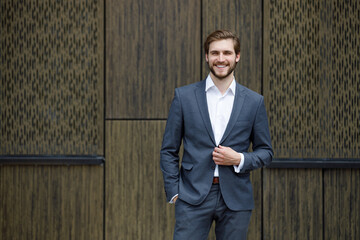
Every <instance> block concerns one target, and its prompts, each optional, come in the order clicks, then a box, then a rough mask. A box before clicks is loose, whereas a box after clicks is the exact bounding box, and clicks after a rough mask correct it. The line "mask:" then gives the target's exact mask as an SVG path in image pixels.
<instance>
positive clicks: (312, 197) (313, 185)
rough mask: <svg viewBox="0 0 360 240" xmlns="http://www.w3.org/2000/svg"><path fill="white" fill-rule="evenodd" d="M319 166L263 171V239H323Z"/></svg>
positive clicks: (321, 190)
mask: <svg viewBox="0 0 360 240" xmlns="http://www.w3.org/2000/svg"><path fill="white" fill-rule="evenodd" d="M322 192H323V187H322V170H321V169H265V170H264V192H263V194H264V205H263V206H264V210H263V211H264V219H263V224H264V230H263V239H274V240H280V239H284V240H288V239H323V231H322V229H323V224H324V223H323V196H322Z"/></svg>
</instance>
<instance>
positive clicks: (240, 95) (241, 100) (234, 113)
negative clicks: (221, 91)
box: [220, 83, 246, 145]
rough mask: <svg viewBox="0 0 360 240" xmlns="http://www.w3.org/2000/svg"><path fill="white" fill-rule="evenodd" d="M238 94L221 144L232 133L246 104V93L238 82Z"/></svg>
mask: <svg viewBox="0 0 360 240" xmlns="http://www.w3.org/2000/svg"><path fill="white" fill-rule="evenodd" d="M235 91H236V94H235V99H234V105H233V108H232V110H231V115H230V119H229V122H228V125H227V126H226V129H225V132H224V135H223V137H222V138H221V141H220V145H221V144H222V143H223V142H224V141H225V139H226V138H227V137H228V135H229V134H230V132H231V130H232V129H233V127H234V126H235V123H236V121H237V119H238V117H239V114H240V112H241V108H242V106H243V104H244V100H245V96H246V95H245V94H244V88H243V87H242V86H241V85H240V84H238V83H236V90H235Z"/></svg>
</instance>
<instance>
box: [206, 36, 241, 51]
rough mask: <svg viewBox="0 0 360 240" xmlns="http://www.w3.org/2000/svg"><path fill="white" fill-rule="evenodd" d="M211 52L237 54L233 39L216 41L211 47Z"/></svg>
mask: <svg viewBox="0 0 360 240" xmlns="http://www.w3.org/2000/svg"><path fill="white" fill-rule="evenodd" d="M211 51H232V52H235V49H234V41H233V40H232V39H222V40H218V41H214V42H212V43H210V45H209V52H211Z"/></svg>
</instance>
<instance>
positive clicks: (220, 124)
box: [205, 74, 244, 177]
mask: <svg viewBox="0 0 360 240" xmlns="http://www.w3.org/2000/svg"><path fill="white" fill-rule="evenodd" d="M235 88H236V84H235V79H233V81H232V82H231V84H230V86H229V88H228V89H227V90H226V92H225V93H224V95H222V94H221V92H220V90H219V89H218V88H217V87H216V86H215V84H214V82H213V80H212V79H211V77H210V74H209V75H208V77H207V78H206V87H205V91H206V100H207V105H208V110H209V116H210V122H211V126H212V130H213V133H214V137H215V143H216V146H218V145H219V143H220V141H221V138H222V137H223V135H224V132H225V129H226V126H227V125H228V122H229V119H230V115H231V111H232V108H233V105H234V99H235V93H236V91H235ZM239 154H240V158H241V161H240V164H239V165H238V166H234V170H235V172H237V173H239V172H240V170H241V168H242V167H243V166H244V155H243V154H242V153H239ZM214 177H219V167H218V165H216V168H215V171H214Z"/></svg>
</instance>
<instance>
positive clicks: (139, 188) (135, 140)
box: [105, 121, 175, 239]
mask: <svg viewBox="0 0 360 240" xmlns="http://www.w3.org/2000/svg"><path fill="white" fill-rule="evenodd" d="M165 123H166V122H165V121H107V122H106V141H107V143H108V144H107V149H106V159H107V162H106V224H105V228H106V229H105V234H106V239H172V235H173V227H174V224H175V215H174V210H175V208H174V205H170V204H168V203H167V202H166V198H165V192H164V186H163V178H162V173H161V170H160V164H159V162H160V154H159V152H160V147H161V142H162V135H163V131H164V128H165Z"/></svg>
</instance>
